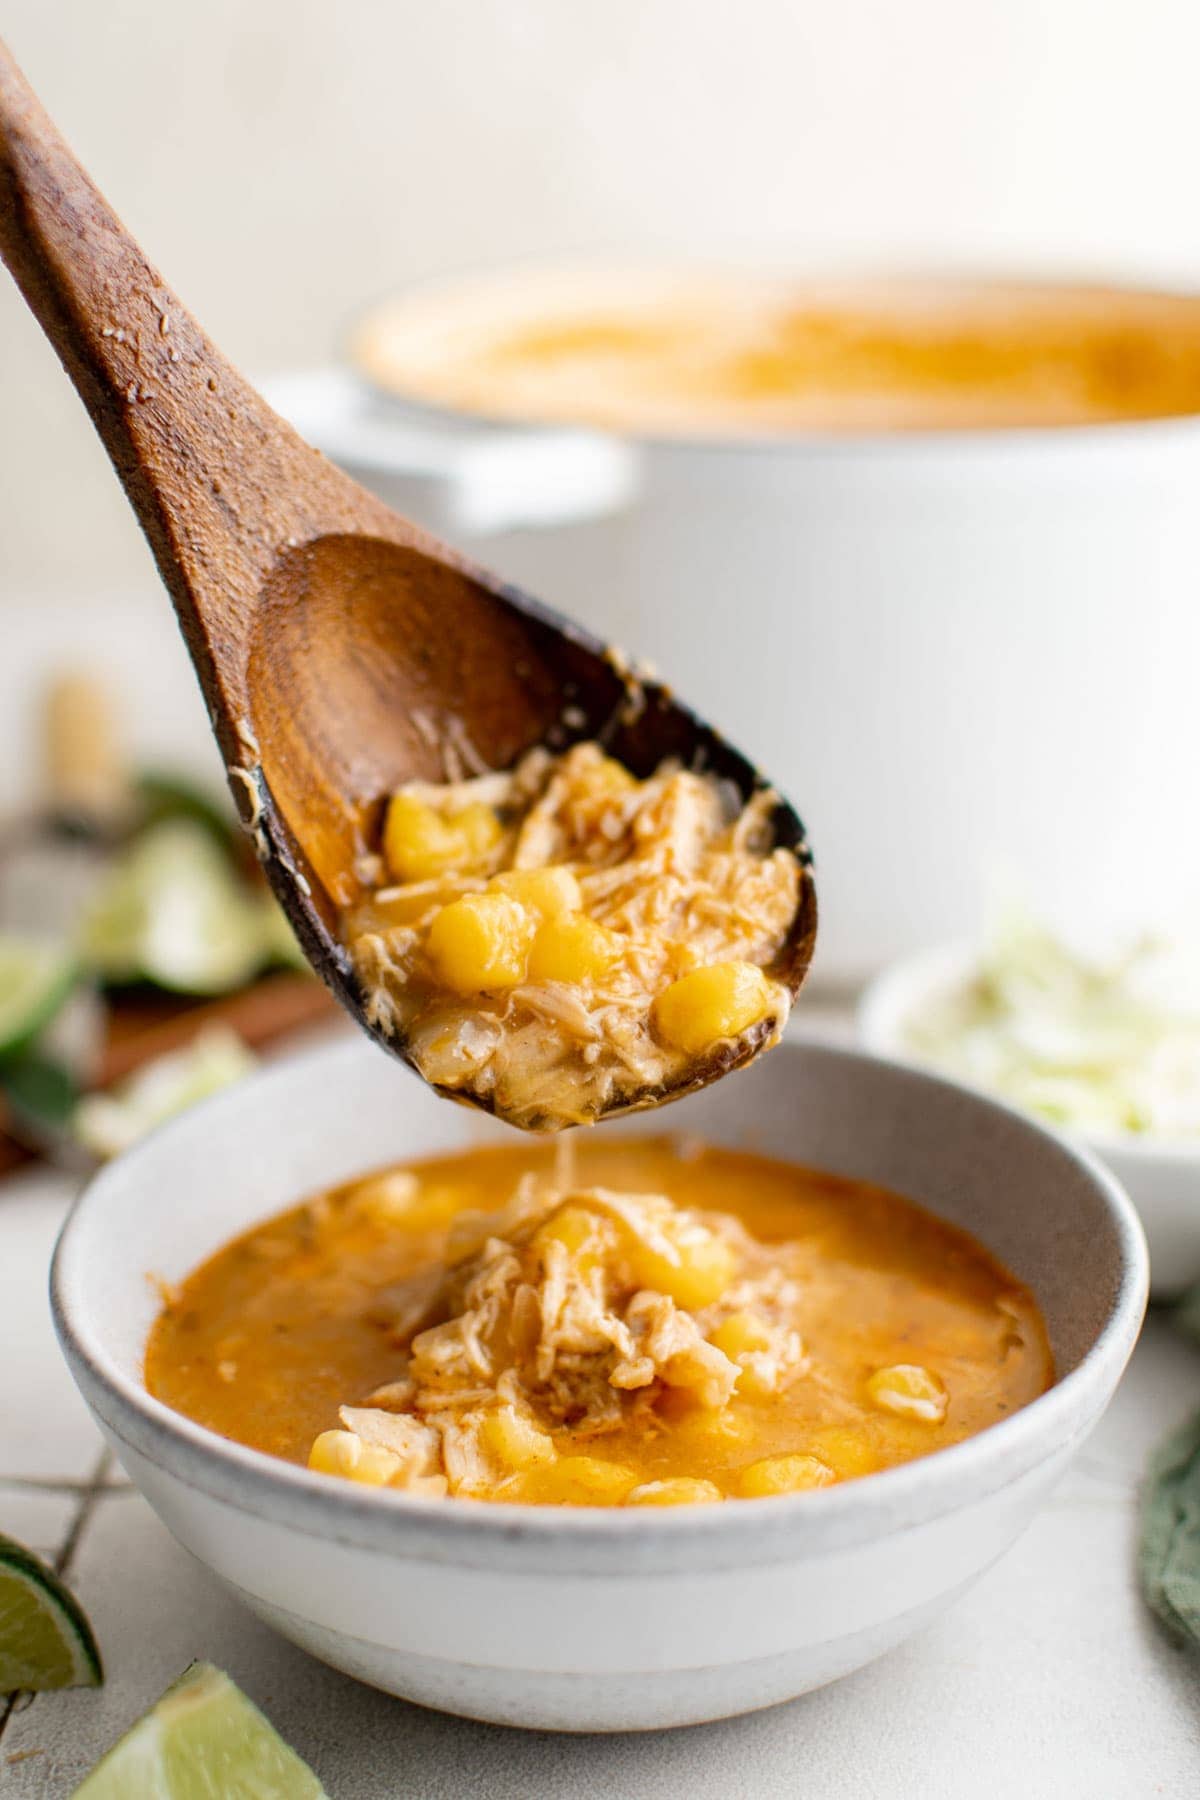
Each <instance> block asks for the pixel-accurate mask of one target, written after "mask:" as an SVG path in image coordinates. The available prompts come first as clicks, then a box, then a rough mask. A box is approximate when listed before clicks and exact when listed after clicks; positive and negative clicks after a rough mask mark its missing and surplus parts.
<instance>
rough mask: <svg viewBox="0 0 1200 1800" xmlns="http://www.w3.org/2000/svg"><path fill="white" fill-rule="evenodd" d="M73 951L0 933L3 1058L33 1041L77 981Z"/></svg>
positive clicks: (44, 940) (0, 1054) (47, 941)
mask: <svg viewBox="0 0 1200 1800" xmlns="http://www.w3.org/2000/svg"><path fill="white" fill-rule="evenodd" d="M75 972H76V967H75V959H74V957H73V956H72V955H71V953H70V951H68V950H65V949H64V948H63V946H62V945H61V944H59V943H55V942H53V941H52V940H50V939H47V938H35V937H25V936H20V937H16V936H9V935H4V936H0V1057H8V1056H15V1055H17V1054H18V1053H19V1052H20V1051H22V1050H24V1049H25V1048H26V1047H27V1046H28V1045H29V1044H31V1043H32V1042H33V1040H34V1038H35V1037H36V1036H37V1035H38V1033H39V1032H40V1031H41V1030H43V1029H44V1027H45V1026H47V1025H48V1024H49V1023H50V1021H51V1019H52V1018H53V1017H54V1015H55V1014H56V1013H57V1011H58V1009H59V1007H60V1006H61V1005H62V1004H63V1001H64V1000H65V999H66V998H67V995H68V994H69V993H70V991H71V988H72V986H73V984H74V981H75Z"/></svg>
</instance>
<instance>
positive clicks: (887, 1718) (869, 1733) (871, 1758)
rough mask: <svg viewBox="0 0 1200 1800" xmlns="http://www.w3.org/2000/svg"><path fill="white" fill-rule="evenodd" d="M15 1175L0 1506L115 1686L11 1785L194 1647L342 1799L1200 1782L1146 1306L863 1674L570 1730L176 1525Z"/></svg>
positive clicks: (111, 1714) (41, 1185) (95, 1739)
mask: <svg viewBox="0 0 1200 1800" xmlns="http://www.w3.org/2000/svg"><path fill="white" fill-rule="evenodd" d="M70 1191H71V1190H70V1186H69V1184H68V1183H67V1182H65V1181H64V1180H63V1179H62V1178H61V1177H59V1176H57V1175H53V1174H48V1173H45V1172H35V1173H32V1174H27V1175H21V1176H18V1177H15V1178H12V1179H10V1180H9V1181H8V1182H7V1183H6V1184H4V1185H3V1186H0V1423H2V1429H0V1531H4V1532H8V1533H11V1534H12V1535H13V1536H15V1537H18V1538H20V1539H22V1540H23V1541H24V1542H25V1543H27V1544H29V1545H31V1546H33V1547H34V1548H36V1549H38V1550H39V1551H41V1553H42V1554H43V1555H45V1556H47V1557H49V1558H51V1559H54V1560H56V1561H57V1562H58V1564H59V1566H60V1567H61V1568H63V1569H64V1570H65V1572H66V1575H67V1577H68V1579H69V1581H70V1582H71V1584H72V1585H73V1586H74V1587H75V1589H76V1590H77V1591H78V1593H79V1595H80V1596H81V1598H82V1600H83V1603H84V1605H85V1607H86V1608H87V1610H88V1613H89V1614H90V1616H91V1619H92V1622H93V1624H94V1626H95V1628H96V1633H97V1636H98V1638H99V1641H100V1645H101V1649H102V1652H103V1656H104V1661H105V1668H106V1671H107V1681H106V1683H105V1685H104V1687H103V1688H101V1689H99V1690H97V1691H94V1692H93V1691H81V1692H75V1693H66V1694H54V1695H43V1696H41V1697H40V1698H37V1699H35V1700H33V1701H32V1702H28V1701H22V1702H20V1703H19V1704H18V1705H16V1706H15V1707H11V1708H10V1709H9V1711H8V1712H7V1713H6V1712H5V1711H4V1707H5V1702H4V1701H2V1700H0V1794H2V1795H3V1796H4V1797H5V1800H9V1796H11V1797H12V1800H33V1797H34V1796H37V1797H38V1800H57V1797H58V1796H60V1795H66V1794H69V1793H70V1792H71V1790H72V1788H73V1786H74V1784H75V1783H76V1782H77V1781H78V1779H79V1778H80V1777H81V1776H82V1775H83V1774H84V1773H85V1772H86V1770H87V1769H88V1768H89V1767H90V1766H91V1765H92V1763H94V1762H95V1760H96V1759H97V1757H98V1756H99V1755H100V1754H101V1752H102V1751H103V1750H105V1749H106V1748H107V1747H108V1745H109V1744H111V1743H112V1742H113V1740H114V1739H115V1738H116V1737H117V1736H118V1735H119V1734H120V1732H121V1731H122V1730H123V1729H124V1728H125V1727H126V1726H127V1725H128V1724H130V1723H131V1722H132V1720H133V1719H134V1718H135V1717H136V1715H137V1714H138V1713H139V1712H140V1711H142V1710H143V1709H144V1708H145V1707H146V1706H147V1705H148V1704H149V1703H150V1702H151V1701H152V1700H154V1699H155V1698H156V1697H157V1695H158V1694H159V1693H160V1692H161V1691H162V1689H163V1688H164V1687H165V1686H166V1684H167V1682H168V1681H169V1680H170V1679H171V1678H172V1677H173V1676H174V1675H175V1674H176V1673H177V1672H178V1671H179V1670H180V1669H182V1668H183V1667H184V1665H185V1664H186V1663H188V1662H189V1661H190V1660H191V1659H192V1658H193V1657H206V1658H208V1659H209V1660H210V1661H212V1662H215V1663H218V1664H219V1665H220V1666H221V1667H223V1668H225V1669H228V1670H229V1672H230V1674H232V1675H233V1676H234V1678H235V1679H236V1680H237V1681H238V1682H240V1683H241V1685H242V1686H243V1687H244V1688H245V1689H246V1691H247V1693H249V1694H250V1695H251V1696H252V1697H253V1698H254V1699H255V1700H256V1701H257V1702H258V1703H259V1704H260V1705H261V1706H262V1707H263V1708H264V1710H265V1711H266V1712H267V1713H268V1714H269V1715H270V1717H271V1718H272V1720H273V1721H274V1722H275V1724H276V1725H277V1726H278V1728H279V1729H280V1731H282V1732H283V1734H284V1736H285V1737H287V1738H288V1739H289V1740H290V1741H291V1742H292V1743H293V1744H294V1745H295V1746H296V1748H297V1749H298V1750H299V1751H300V1752H301V1754H302V1755H303V1756H305V1757H306V1758H307V1759H308V1760H309V1761H310V1762H311V1763H312V1765H313V1767H314V1768H315V1769H316V1770H317V1772H318V1773H319V1775H320V1776H321V1778H322V1780H323V1782H324V1784H325V1786H326V1788H327V1790H328V1792H329V1793H330V1795H331V1796H333V1800H391V1797H392V1796H406V1797H410V1796H411V1797H412V1800H451V1797H453V1800H459V1797H460V1796H473V1795H479V1796H487V1797H488V1800H509V1797H511V1800H531V1797H540V1796H543V1795H546V1796H558V1795H562V1796H566V1797H568V1800H592V1797H593V1796H595V1797H596V1800H642V1797H643V1796H645V1797H647V1800H649V1797H651V1796H653V1797H655V1800H658V1797H660V1796H661V1797H663V1800H666V1797H673V1796H682V1797H684V1800H741V1797H743V1796H744V1797H746V1800H773V1797H774V1796H777V1795H778V1796H785V1795H787V1796H791V1795H797V1796H799V1795H803V1796H805V1800H841V1797H842V1796H846V1800H851V1797H853V1800H876V1797H878V1800H909V1797H910V1796H911V1797H912V1800H918V1797H919V1800H972V1797H974V1796H979V1797H980V1800H1008V1797H1009V1796H1012V1797H1013V1800H1017V1797H1018V1796H1019V1797H1020V1800H1142V1796H1145V1797H1146V1800H1152V1797H1154V1800H1158V1797H1160V1796H1167V1797H1173V1796H1177V1795H1178V1796H1183V1795H1188V1796H1195V1795H1196V1794H1197V1793H1198V1792H1200V1657H1193V1656H1191V1655H1189V1654H1188V1653H1185V1652H1181V1651H1180V1650H1178V1649H1176V1648H1175V1647H1174V1646H1173V1645H1171V1644H1170V1643H1168V1642H1167V1641H1166V1640H1165V1639H1164V1638H1163V1637H1162V1636H1161V1634H1160V1633H1159V1632H1158V1630H1157V1628H1156V1627H1155V1626H1154V1625H1153V1623H1152V1622H1151V1621H1150V1620H1149V1619H1148V1618H1147V1616H1146V1615H1145V1613H1144V1611H1143V1610H1142V1608H1141V1606H1140V1603H1139V1601H1138V1598H1137V1594H1136V1590H1135V1586H1134V1581H1133V1574H1132V1551H1133V1535H1134V1524H1135V1505H1136V1495H1137V1484H1138V1479H1139V1475H1140V1472H1141V1469H1142V1467H1143V1463H1144V1460H1145V1456H1146V1452H1147V1450H1148V1449H1149V1448H1150V1446H1151V1445H1152V1444H1153V1443H1154V1442H1155V1441H1156V1440H1157V1439H1158V1438H1159V1437H1160V1436H1161V1435H1162V1434H1163V1433H1164V1432H1165V1431H1167V1430H1168V1429H1169V1428H1170V1427H1171V1426H1172V1425H1173V1424H1174V1423H1176V1421H1178V1420H1179V1419H1180V1418H1182V1416H1183V1415H1184V1414H1185V1413H1187V1412H1188V1411H1189V1409H1191V1408H1192V1407H1193V1406H1195V1405H1198V1404H1200V1353H1198V1352H1197V1351H1196V1350H1194V1349H1193V1348H1192V1347H1190V1346H1189V1345H1188V1344H1187V1343H1185V1342H1184V1341H1183V1340H1181V1339H1180V1338H1178V1337H1177V1336H1176V1335H1175V1334H1174V1333H1173V1331H1172V1330H1171V1329H1170V1327H1169V1326H1168V1325H1167V1324H1166V1322H1165V1321H1164V1320H1162V1319H1159V1318H1151V1320H1150V1322H1149V1324H1148V1325H1147V1328H1146V1331H1145V1333H1144V1336H1143V1339H1142V1342H1141V1344H1140V1345H1139V1347H1138V1349H1137V1351H1136V1353H1135V1355H1134V1358H1133V1362H1132V1364H1131V1366H1130V1369H1129V1372H1128V1374H1127V1376H1126V1378H1125V1381H1124V1383H1123V1385H1122V1387H1121V1389H1120V1391H1119V1393H1118V1395H1117V1398H1116V1400H1115V1401H1114V1403H1113V1405H1112V1407H1111V1409H1110V1411H1109V1413H1108V1415H1107V1416H1106V1418H1105V1419H1104V1420H1103V1422H1102V1423H1101V1425H1100V1427H1099V1429H1098V1430H1097V1432H1096V1434H1095V1435H1094V1437H1093V1438H1092V1439H1091V1440H1090V1442H1089V1443H1088V1444H1087V1446H1086V1447H1085V1449H1084V1450H1083V1452H1082V1453H1081V1455H1080V1456H1079V1458H1078V1459H1077V1460H1076V1462H1075V1463H1074V1465H1073V1466H1072V1468H1071V1469H1070V1470H1069V1472H1068V1473H1067V1475H1066V1477H1065V1478H1064V1480H1063V1482H1062V1484H1061V1486H1060V1487H1059V1489H1058V1491H1057V1493H1056V1495H1055V1496H1054V1497H1053V1498H1052V1500H1051V1501H1050V1503H1049V1505H1048V1506H1047V1507H1046V1508H1045V1510H1044V1511H1043V1512H1042V1514H1041V1515H1040V1517H1039V1518H1038V1519H1037V1520H1036V1522H1035V1523H1034V1525H1033V1526H1032V1527H1031V1528H1030V1530H1029V1531H1028V1532H1027V1533H1026V1535H1025V1536H1024V1537H1023V1538H1022V1539H1021V1540H1020V1542H1019V1543H1018V1544H1017V1545H1016V1547H1015V1548H1014V1549H1013V1550H1012V1551H1011V1552H1010V1553H1009V1555H1008V1556H1006V1557H1005V1558H1004V1559H1003V1561H1002V1562H1000V1563H999V1564H997V1566H996V1567H995V1568H994V1569H992V1570H991V1572H990V1573H989V1574H988V1575H986V1576H985V1577H984V1579H983V1580H982V1581H981V1582H980V1583H979V1585H978V1586H977V1587H975V1588H974V1589H973V1590H972V1591H971V1592H970V1593H969V1594H968V1595H967V1596H966V1597H965V1598H964V1599H963V1600H961V1601H959V1602H958V1604H957V1605H956V1606H955V1607H954V1608H953V1609H952V1610H951V1611H950V1612H948V1613H947V1614H945V1615H944V1616H943V1617H942V1618H941V1619H940V1620H939V1621H937V1622H936V1623H935V1624H934V1625H933V1626H932V1627H930V1628H929V1629H928V1630H926V1631H925V1632H924V1633H923V1634H922V1635H921V1636H920V1637H918V1638H916V1639H914V1640H913V1641H912V1642H910V1643H909V1644H907V1645H904V1646H902V1647H901V1648H900V1649H898V1650H895V1651H893V1652H892V1653H891V1654H890V1655H889V1656H887V1657H885V1658H884V1659H883V1660H882V1661H880V1662H878V1663H876V1664H875V1665H874V1666H872V1667H871V1668H868V1669H865V1670H863V1671H861V1672H860V1673H859V1674H857V1675H853V1676H850V1677H849V1678H848V1679H846V1680H844V1681H842V1682H839V1683H837V1684H836V1685H835V1686H834V1687H831V1688H827V1689H825V1690H824V1691H822V1692H820V1693H816V1694H811V1695H808V1696H807V1697H805V1698H803V1699H801V1700H797V1701H793V1702H792V1703H791V1704H789V1705H786V1706H781V1707H776V1708H773V1709H772V1710H770V1711H768V1712H764V1713H759V1714H757V1715H754V1716H751V1717H748V1718H744V1719H738V1720H733V1721H730V1722H727V1723H724V1724H717V1725H709V1726H701V1727H696V1728H693V1729H691V1730H686V1731H675V1732H665V1733H656V1734H653V1735H646V1736H640V1737H637V1736H626V1737H620V1738H602V1737H586V1738H566V1737H554V1736H551V1735H548V1734H537V1733H524V1732H515V1731H507V1730H501V1729H498V1728H495V1727H490V1726H483V1725H474V1724H470V1723H466V1722H464V1721H461V1720H456V1719H451V1718H445V1717H441V1716H439V1715H437V1714H434V1713H428V1712H422V1711H420V1710H419V1709H418V1708H416V1707H412V1706H408V1705H406V1704H404V1703H403V1702H402V1701H399V1700H393V1699H390V1698H389V1697H387V1696H386V1695H383V1694H377V1693H374V1692H372V1691H370V1690H368V1689H366V1688H363V1687H360V1686H358V1685H357V1684H356V1683H355V1682H353V1681H351V1680H349V1679H348V1678H347V1677H345V1676H342V1675H338V1674H335V1673H333V1671H331V1670H328V1669H325V1668H324V1667H322V1665H321V1664H319V1663H316V1662H313V1661H312V1660H311V1659H310V1658H309V1657H307V1656H305V1655H304V1654H303V1653H302V1652H301V1651H299V1650H295V1649H293V1648H292V1647H291V1646H290V1645H288V1644H286V1643H284V1642H283V1640H282V1639H279V1638H277V1637H275V1636H274V1635H273V1634H272V1633H271V1632H270V1631H269V1630H267V1628H266V1627H265V1626H263V1625H260V1624H258V1623H257V1622H256V1621H255V1620H254V1619H253V1618H252V1617H251V1616H250V1614H248V1613H247V1612H245V1611H244V1610H243V1609H242V1608H241V1607H240V1606H239V1605H238V1604H237V1603H236V1602H235V1601H234V1600H232V1599H230V1598H229V1597H228V1596H227V1595H226V1594H225V1593H224V1592H223V1591H222V1590H221V1589H220V1588H219V1587H218V1586H217V1584H216V1582H215V1581H213V1580H212V1579H211V1578H210V1577H209V1576H208V1575H207V1574H206V1573H205V1571H204V1570H203V1569H201V1568H200V1567H199V1566H198V1565H197V1564H196V1563H194V1562H193V1561H192V1559H191V1558H190V1557H189V1556H187V1555H186V1554H185V1553H184V1552H183V1551H182V1550H181V1549H179V1548H178V1546H177V1545H176V1544H175V1543H174V1542H173V1541H172V1540H171V1538H170V1537H169V1536H168V1535H167V1533H166V1532H165V1530H164V1529H163V1527H162V1526H161V1525H160V1524H159V1523H158V1521H157V1520H156V1519H155V1517H154V1515H153V1514H152V1513H151V1511H150V1509H149V1507H148V1506H147V1505H146V1504H145V1502H144V1501H142V1500H141V1499H140V1498H139V1496H138V1495H137V1494H136V1493H135V1492H134V1491H133V1490H132V1489H131V1488H130V1487H129V1485H128V1484H127V1483H126V1481H125V1479H124V1477H123V1475H122V1473H121V1471H120V1469H119V1467H117V1466H116V1465H115V1464H114V1463H112V1462H111V1460H110V1459H109V1458H108V1457H107V1455H106V1454H105V1453H104V1452H103V1450H102V1446H101V1443H100V1440H99V1437H98V1436H97V1434H96V1432H95V1430H94V1428H93V1427H92V1425H91V1423H90V1421H89V1419H88V1416H87V1414H86V1412H85V1410H84V1407H83V1403H82V1401H81V1400H80V1399H79V1398H78V1396H77V1395H76V1393H75V1390H74V1387H73V1386H72V1384H71V1381H70V1378H69V1377H68V1375H67V1373H66V1370H65V1367H64V1366H63V1364H62V1361H61V1359H60V1357H59V1354H58V1350H57V1346H56V1345H55V1342H54V1339H53V1334H52V1331H51V1327H50V1320H49V1313H48V1307H47V1302H46V1295H45V1287H46V1270H47V1266H48V1262H49V1257H50V1251H51V1247H52V1245H53V1242H54V1237H55V1233H56V1231H57V1229H58V1226H59V1223H60V1221H61V1219H62V1216H63V1213H64V1211H65V1208H66V1206H67V1203H68V1200H69V1198H70Z"/></svg>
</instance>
